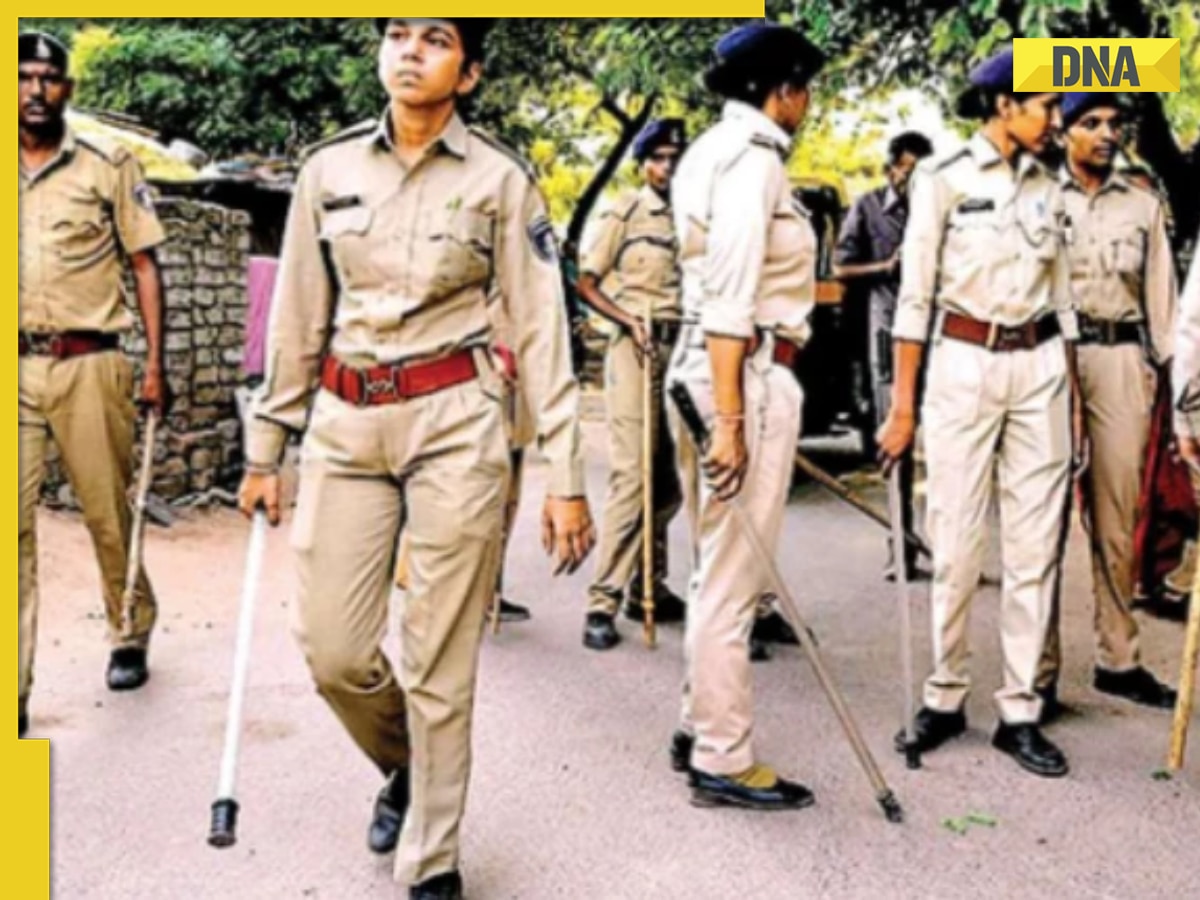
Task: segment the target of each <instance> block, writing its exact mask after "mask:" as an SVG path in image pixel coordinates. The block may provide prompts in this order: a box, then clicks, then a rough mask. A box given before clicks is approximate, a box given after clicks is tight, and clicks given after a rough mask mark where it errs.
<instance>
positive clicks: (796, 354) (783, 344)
mask: <svg viewBox="0 0 1200 900" xmlns="http://www.w3.org/2000/svg"><path fill="white" fill-rule="evenodd" d="M800 352H801V351H800V348H799V347H798V346H796V345H795V344H793V343H792V342H791V341H785V340H784V339H783V338H781V337H777V338H775V353H774V356H773V359H774V361H775V364H776V365H777V366H783V367H784V368H785V369H790V370H792V371H795V369H796V363H797V362H799V361H800Z"/></svg>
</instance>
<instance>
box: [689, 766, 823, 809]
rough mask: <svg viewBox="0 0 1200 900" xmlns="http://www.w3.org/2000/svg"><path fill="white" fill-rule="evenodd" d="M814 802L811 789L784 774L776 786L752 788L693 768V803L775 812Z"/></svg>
mask: <svg viewBox="0 0 1200 900" xmlns="http://www.w3.org/2000/svg"><path fill="white" fill-rule="evenodd" d="M815 802H816V798H815V797H813V794H812V791H810V790H809V789H808V788H806V787H804V785H801V784H792V783H791V782H790V781H784V780H783V779H782V778H779V779H777V780H776V782H775V785H774V786H773V787H769V788H752V787H746V786H745V785H743V784H738V782H737V781H735V780H734V779H732V778H724V777H722V776H720V775H708V774H706V773H704V772H697V771H696V770H694V769H693V770H692V806H699V807H704V808H708V807H714V806H733V807H737V808H738V809H756V810H761V811H762V812H775V811H780V810H787V809H804V808H805V807H808V806H812V805H813V803H815Z"/></svg>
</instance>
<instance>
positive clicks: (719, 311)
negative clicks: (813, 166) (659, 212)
mask: <svg viewBox="0 0 1200 900" xmlns="http://www.w3.org/2000/svg"><path fill="white" fill-rule="evenodd" d="M785 181H786V175H785V174H784V170H783V164H782V162H780V160H779V157H778V156H776V155H775V154H774V153H772V152H771V151H770V150H767V149H764V148H758V147H753V148H750V149H749V150H747V151H746V152H745V153H742V154H741V155H740V156H738V158H737V159H736V160H734V161H733V162H732V163H731V164H730V166H729V167H728V168H727V169H725V171H723V172H721V173H719V174H718V175H717V176H716V179H715V182H714V184H713V190H712V206H711V212H710V218H709V232H708V245H707V250H706V252H705V257H704V269H703V272H704V274H703V285H704V297H703V303H702V305H701V308H700V325H701V327H702V328H703V329H704V331H705V333H707V334H711V335H720V336H724V337H735V338H746V339H750V338H752V337H754V319H755V315H754V314H755V304H756V302H757V299H758V293H759V284H760V281H761V278H762V270H763V263H764V261H765V259H766V253H767V234H768V229H769V228H770V224H771V216H772V214H773V213H774V210H775V206H776V205H777V203H778V199H779V191H780V190H781V189H782V188H783V187H784V182H785Z"/></svg>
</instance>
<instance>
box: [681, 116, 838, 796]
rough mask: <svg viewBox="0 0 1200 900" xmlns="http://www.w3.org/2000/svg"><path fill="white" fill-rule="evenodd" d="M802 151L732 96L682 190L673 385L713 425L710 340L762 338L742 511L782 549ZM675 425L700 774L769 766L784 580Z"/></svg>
mask: <svg viewBox="0 0 1200 900" xmlns="http://www.w3.org/2000/svg"><path fill="white" fill-rule="evenodd" d="M791 146H792V143H791V138H790V136H789V135H788V134H787V133H786V132H784V131H783V130H782V129H781V128H779V126H777V125H776V124H775V123H774V122H773V121H772V120H771V119H770V118H768V117H767V116H766V115H764V114H763V113H762V112H761V111H759V110H757V109H755V108H753V107H751V106H749V105H747V104H744V103H741V102H738V101H729V102H728V103H727V104H726V106H725V109H724V113H723V115H722V118H721V121H720V122H719V123H718V124H717V125H715V126H714V127H713V128H711V129H710V130H709V131H708V132H707V133H705V134H704V135H703V136H701V137H700V139H699V140H697V141H696V143H695V144H694V145H693V146H692V147H691V148H690V149H689V150H688V152H687V153H686V154H685V156H684V158H683V161H682V163H681V164H680V167H679V172H678V174H677V175H676V179H675V183H674V189H673V196H674V199H675V226H676V234H677V235H678V238H679V246H680V265H681V268H682V272H683V302H684V310H685V316H686V318H687V319H688V320H695V321H697V322H698V323H699V324H698V325H689V326H685V328H684V330H683V335H682V337H681V340H680V344H679V346H678V347H677V348H676V351H675V354H674V357H673V358H672V361H671V367H670V371H669V373H668V382H670V383H675V382H682V383H684V384H686V385H687V387H688V389H689V391H690V393H691V395H692V397H693V399H694V400H695V402H696V406H697V408H698V409H699V411H700V412H701V414H702V415H704V416H705V417H706V418H708V419H709V420H710V421H711V418H712V416H713V415H714V414H715V408H714V399H713V386H712V369H711V363H710V360H709V356H708V351H707V348H706V343H705V336H706V335H709V334H711V335H723V336H729V337H738V338H745V339H747V340H749V341H751V342H752V343H751V347H752V348H753V352H752V353H751V354H750V356H749V357H748V358H747V360H746V366H745V376H744V377H745V381H744V391H745V415H746V421H745V434H746V446H747V450H748V452H749V468H748V470H747V474H746V479H745V483H744V485H743V487H742V492H741V495H740V497H741V501H740V502H741V504H742V508H743V510H744V512H745V515H746V520H747V521H748V522H749V523H751V524H752V525H753V527H754V528H755V529H756V530H757V532H758V534H759V536H760V537H761V539H762V544H763V546H764V547H766V548H767V549H768V550H773V549H774V548H775V546H776V545H777V544H778V542H779V536H780V532H781V529H782V525H783V513H784V509H785V507H786V505H787V497H788V489H789V486H790V484H791V478H792V470H793V465H794V462H793V460H794V455H795V450H796V442H797V440H798V439H799V437H800V421H801V419H800V412H801V405H802V401H803V395H802V392H801V389H800V385H799V383H798V382H797V381H796V378H795V376H794V375H793V374H792V372H791V370H790V369H789V368H788V367H786V366H784V365H780V364H778V363H776V362H775V359H776V348H777V347H780V348H782V347H784V346H791V347H799V346H803V345H804V343H806V342H807V340H808V337H809V326H808V319H809V316H810V315H811V313H812V309H813V305H814V301H815V293H816V251H817V239H816V234H815V232H814V231H813V228H812V225H811V224H810V221H809V216H808V213H807V212H806V211H805V210H804V208H803V207H802V206H801V205H800V204H799V201H797V200H796V199H795V198H794V196H793V194H792V191H791V186H790V184H789V182H788V176H787V170H786V168H785V165H784V162H785V160H786V158H787V157H788V155H789V154H790V153H791ZM784 342H786V343H784ZM755 345H757V346H755ZM671 426H672V430H673V433H674V434H675V438H676V442H677V443H679V444H680V446H681V447H688V448H689V450H688V452H687V453H686V454H684V455H683V457H682V459H681V462H682V464H683V466H684V467H685V468H684V470H683V473H682V475H683V478H682V480H683V483H684V486H685V490H692V489H693V488H694V487H695V486H699V496H698V497H697V498H695V499H694V502H695V509H696V518H695V521H696V523H697V532H698V533H697V535H696V538H695V544H696V548H697V555H698V571H697V572H696V574H695V577H694V578H693V580H692V590H691V594H690V596H689V598H688V608H689V612H688V620H687V634H686V639H685V648H686V655H687V689H686V690H685V697H684V710H683V719H684V722H683V728H684V730H685V731H688V732H694V734H695V738H696V742H695V746H694V751H693V755H692V764H693V766H694V767H695V768H697V769H699V770H701V771H703V772H706V773H710V774H713V775H723V776H730V775H737V774H740V773H742V772H745V771H746V770H748V769H749V768H750V767H751V766H753V765H754V764H755V758H754V750H753V747H752V744H751V736H752V731H753V722H754V709H753V691H752V682H751V672H750V659H749V654H748V652H747V651H748V642H749V636H750V630H751V627H752V626H753V624H754V619H755V612H756V607H757V605H758V601H759V598H760V597H761V596H762V595H763V594H765V593H767V592H768V590H769V587H770V585H769V583H768V576H767V573H766V572H765V571H764V570H763V568H762V566H761V564H760V562H759V561H758V560H757V558H756V557H755V556H754V554H753V552H752V551H751V549H750V546H749V544H748V543H747V542H746V540H745V538H744V537H743V536H742V535H741V533H740V532H739V530H738V527H737V525H736V523H735V522H734V519H733V516H732V510H731V508H730V506H729V504H727V503H723V502H720V501H719V500H717V499H716V498H715V497H714V496H713V494H712V492H711V490H710V489H709V488H708V486H707V484H706V483H705V480H704V479H703V477H702V475H701V474H700V473H699V472H698V471H696V466H697V464H698V459H697V457H696V455H695V454H694V453H692V452H691V448H690V444H689V443H688V442H689V441H690V440H691V439H690V437H688V435H687V432H686V430H685V429H684V428H683V426H682V423H681V422H680V421H679V418H678V414H677V412H676V411H675V410H674V408H672V410H671ZM689 499H691V498H689Z"/></svg>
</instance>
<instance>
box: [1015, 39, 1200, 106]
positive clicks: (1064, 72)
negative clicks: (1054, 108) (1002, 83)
mask: <svg viewBox="0 0 1200 900" xmlns="http://www.w3.org/2000/svg"><path fill="white" fill-rule="evenodd" d="M1013 90H1014V91H1018V92H1032V93H1042V92H1050V91H1096V92H1100V93H1114V92H1117V91H1121V92H1130V93H1150V92H1154V93H1169V94H1173V93H1178V92H1179V39H1178V38H1138V39H1133V38H1131V39H1127V40H1126V39H1120V38H1107V39H1103V40H1100V39H1097V40H1092V39H1087V40H1080V39H1070V40H1067V39H1061V40H1060V39H1058V38H1018V39H1017V40H1015V41H1013Z"/></svg>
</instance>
